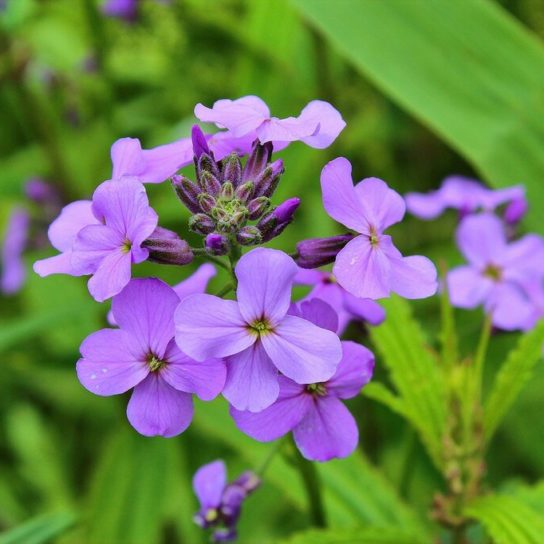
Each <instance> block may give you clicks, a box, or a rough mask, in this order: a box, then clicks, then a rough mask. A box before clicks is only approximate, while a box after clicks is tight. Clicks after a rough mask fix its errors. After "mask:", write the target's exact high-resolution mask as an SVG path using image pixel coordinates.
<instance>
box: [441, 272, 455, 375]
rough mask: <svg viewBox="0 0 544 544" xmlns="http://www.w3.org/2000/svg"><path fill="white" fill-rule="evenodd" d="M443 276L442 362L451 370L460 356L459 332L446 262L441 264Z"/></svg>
mask: <svg viewBox="0 0 544 544" xmlns="http://www.w3.org/2000/svg"><path fill="white" fill-rule="evenodd" d="M440 270H441V274H440V275H441V276H442V280H443V281H442V285H443V287H442V293H441V296H440V318H441V319H440V321H441V325H442V330H441V333H440V343H441V355H442V364H443V365H444V367H445V368H446V369H447V370H449V371H451V370H452V369H453V367H454V366H455V364H456V363H457V360H458V358H459V351H458V345H457V334H456V330H455V317H454V313H453V306H452V305H451V302H450V294H449V291H448V284H447V282H446V275H447V272H448V271H447V268H446V265H445V263H441V266H440Z"/></svg>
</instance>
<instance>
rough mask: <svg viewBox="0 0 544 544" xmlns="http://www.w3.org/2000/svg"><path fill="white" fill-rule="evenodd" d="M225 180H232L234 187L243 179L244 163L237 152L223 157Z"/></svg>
mask: <svg viewBox="0 0 544 544" xmlns="http://www.w3.org/2000/svg"><path fill="white" fill-rule="evenodd" d="M223 181H230V182H231V183H232V184H233V185H234V187H237V186H238V185H239V184H240V182H241V181H242V163H241V162H240V157H238V154H237V153H231V154H230V155H229V156H228V157H226V158H225V159H223Z"/></svg>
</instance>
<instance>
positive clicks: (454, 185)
mask: <svg viewBox="0 0 544 544" xmlns="http://www.w3.org/2000/svg"><path fill="white" fill-rule="evenodd" d="M405 199H406V207H407V209H408V211H409V212H410V213H411V214H412V215H415V216H416V217H419V218H421V219H427V220H428V219H435V218H436V217H438V216H439V215H441V214H442V213H443V212H444V211H445V210H446V209H447V208H453V209H455V210H458V211H459V213H460V215H461V217H464V216H465V215H467V214H469V213H474V212H476V211H478V210H482V211H487V212H492V211H494V210H495V209H496V208H498V207H499V206H501V205H503V204H508V203H512V202H516V208H515V210H514V209H511V210H510V212H509V220H510V221H512V220H513V219H515V221H519V219H521V217H522V216H523V214H524V213H525V211H526V209H527V206H526V204H527V201H526V198H525V188H524V187H523V186H521V185H517V186H514V187H508V188H506V189H497V190H493V189H489V188H487V187H485V186H484V185H483V184H482V183H481V182H479V181H476V180H474V179H470V178H465V177H463V176H450V177H447V178H446V179H445V180H444V181H443V182H442V186H441V187H440V189H438V190H436V191H431V192H430V193H427V194H423V193H408V194H407V195H405Z"/></svg>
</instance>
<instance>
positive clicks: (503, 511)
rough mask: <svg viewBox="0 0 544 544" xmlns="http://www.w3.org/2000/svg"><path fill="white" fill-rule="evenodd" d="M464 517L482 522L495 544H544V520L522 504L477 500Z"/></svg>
mask: <svg viewBox="0 0 544 544" xmlns="http://www.w3.org/2000/svg"><path fill="white" fill-rule="evenodd" d="M464 514H465V515H466V516H468V517H471V518H474V519H476V520H478V521H479V522H480V523H482V525H483V526H484V527H485V529H486V531H487V532H488V533H489V535H490V536H491V538H492V539H493V542H495V544H541V543H542V535H544V517H543V516H541V515H539V514H537V513H536V512H535V511H534V510H532V509H531V508H529V507H528V506H526V505H525V504H523V503H521V502H519V501H518V500H516V499H514V498H512V497H507V496H504V495H490V496H488V497H482V498H480V499H476V500H474V501H473V502H472V503H471V504H469V506H468V507H467V508H465V511H464Z"/></svg>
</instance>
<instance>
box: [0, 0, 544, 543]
mask: <svg viewBox="0 0 544 544" xmlns="http://www.w3.org/2000/svg"><path fill="white" fill-rule="evenodd" d="M99 8H100V3H99V2H95V1H94V0H11V1H10V0H7V3H6V0H4V1H3V2H1V1H0V105H1V107H0V127H1V128H0V232H3V230H4V226H5V224H6V221H7V217H8V214H9V212H10V210H11V209H12V208H13V207H14V206H15V205H22V206H27V207H28V209H29V210H30V211H31V213H32V214H33V215H34V216H35V217H36V218H39V217H40V210H39V209H37V208H35V207H32V205H31V204H29V203H26V202H25V198H24V191H23V187H24V183H25V182H26V181H27V180H28V179H30V178H32V177H36V176H38V177H41V178H43V179H45V180H47V181H49V182H51V183H53V184H55V185H56V187H57V188H58V190H59V191H60V192H61V194H62V195H63V198H64V199H65V200H66V201H69V200H73V199H76V198H87V197H89V196H90V195H91V193H92V191H93V189H94V188H95V187H96V186H97V185H98V184H99V183H100V182H101V181H103V180H105V179H108V177H109V175H110V171H111V164H110V160H109V148H110V145H111V144H112V142H113V141H114V140H115V139H117V138H119V137H123V136H132V137H138V138H140V139H141V140H142V143H143V145H144V147H147V148H149V147H152V146H155V145H159V144H162V143H167V142H169V141H173V140H175V139H178V138H180V137H184V136H187V135H188V134H189V131H190V127H191V125H192V124H193V123H194V121H195V119H194V117H193V114H192V111H193V108H194V105H195V104H196V103H197V102H202V103H204V104H206V105H211V104H212V103H213V101H214V100H216V99H218V98H227V97H228V98H236V97H239V96H242V95H245V94H256V95H258V96H260V97H262V98H263V99H264V100H265V101H266V102H267V103H268V104H269V106H270V108H271V111H272V112H273V114H274V115H277V116H279V117H284V116H288V115H298V113H299V111H300V109H301V108H302V107H303V106H304V105H305V104H306V103H307V102H308V101H310V100H312V99H315V98H320V99H324V100H328V101H330V102H331V103H332V104H333V105H334V106H335V107H336V108H337V109H339V110H340V112H341V113H342V115H343V117H344V119H345V120H346V122H347V128H346V129H345V130H344V132H343V133H342V134H341V135H340V137H339V138H338V140H337V142H336V143H335V144H334V145H333V146H332V147H331V148H329V149H327V150H323V151H320V150H315V149H311V148H308V147H306V146H304V145H302V144H297V143H295V144H293V145H291V146H290V147H289V148H288V149H287V150H285V151H283V152H282V153H281V157H282V158H283V159H284V161H285V165H286V173H285V176H284V178H283V181H282V184H281V185H280V188H279V190H278V192H277V197H276V198H277V200H276V202H279V201H280V200H281V199H282V198H286V197H289V196H297V195H298V196H300V197H302V199H303V202H302V205H301V208H300V210H299V212H298V214H297V218H296V221H295V222H294V224H293V225H292V226H291V227H290V228H289V229H288V230H287V231H286V232H285V234H284V235H283V236H282V237H280V238H278V239H277V240H274V242H273V244H272V245H274V247H279V248H281V249H285V250H286V251H292V250H293V249H294V245H295V243H296V241H298V240H300V239H302V238H305V237H314V236H326V235H331V234H334V233H338V232H341V230H340V229H341V227H339V226H335V225H334V223H333V222H332V220H330V219H329V218H328V217H327V216H326V214H325V213H324V212H323V210H322V207H321V195H320V190H319V173H320V170H321V168H322V167H323V166H324V165H325V163H326V162H328V161H329V160H331V159H332V158H334V157H337V156H341V155H342V156H346V157H348V158H349V159H350V160H351V162H352V163H353V165H354V175H355V176H356V178H357V179H360V178H363V177H368V176H376V177H380V178H383V179H385V180H386V181H387V182H388V183H389V184H390V185H391V186H392V187H394V188H395V189H396V190H397V191H399V192H400V193H404V192H407V191H413V190H418V191H426V190H429V189H431V188H436V187H437V186H438V185H439V183H440V182H441V180H442V179H443V178H444V177H445V176H446V175H448V174H451V173H460V174H466V175H471V176H475V177H478V178H480V179H484V180H485V181H486V182H488V183H489V184H491V185H492V186H495V187H500V186H507V185H513V184H517V183H523V184H525V185H526V187H527V190H528V193H529V197H530V205H531V213H530V214H529V216H528V217H527V219H526V221H525V223H524V225H523V228H524V229H525V230H532V231H537V232H540V233H541V234H544V224H543V223H542V220H541V207H542V205H544V191H543V189H542V179H543V173H544V145H543V144H544V123H543V120H544V115H543V114H544V45H543V43H542V41H541V38H544V4H543V3H542V2H541V1H540V0H508V1H506V0H505V1H503V2H491V1H487V0H457V1H455V2H449V1H447V0H387V1H385V0H384V1H381V2H380V1H378V0H351V1H350V0H292V1H289V0H172V1H171V2H158V1H153V0H142V1H141V2H140V3H139V8H138V17H137V19H136V20H135V21H134V22H132V23H127V22H126V21H123V20H119V19H114V18H108V17H105V16H104V15H103V14H102V12H101V11H100V9H99ZM187 174H188V175H189V176H191V172H190V169H188V170H187ZM148 191H149V194H150V200H151V203H152V205H153V206H154V207H155V209H156V210H157V211H158V213H159V215H160V218H161V225H162V226H165V227H168V228H171V229H173V230H176V231H178V232H179V233H180V234H183V233H184V232H185V229H186V223H187V218H188V215H187V212H186V211H185V209H184V208H183V207H182V206H181V204H180V203H178V201H177V200H176V198H175V197H174V194H173V192H172V190H171V187H170V186H169V184H168V183H164V184H162V185H160V186H148ZM455 223H456V217H455V216H454V214H451V215H447V216H445V217H444V218H442V219H441V220H440V221H436V222H433V223H432V224H429V223H424V222H421V221H418V220H415V219H413V218H407V219H406V221H405V223H403V225H402V226H396V227H395V228H394V229H392V233H393V235H394V236H395V238H396V240H397V245H398V247H399V248H401V249H402V250H403V252H406V253H412V252H417V253H422V254H426V255H429V256H430V257H432V258H433V259H434V260H435V261H436V262H438V261H440V260H445V261H446V262H447V263H448V264H449V265H452V264H455V263H456V262H458V261H459V259H460V258H459V256H458V254H457V252H456V250H455V248H454V246H453V243H452V233H453V229H454V227H455ZM51 254H52V250H51V249H50V248H47V247H45V248H44V249H42V250H33V251H29V252H27V254H26V256H25V259H26V262H27V265H28V277H27V281H26V283H25V285H24V288H23V290H22V291H21V292H20V293H18V294H17V295H15V296H10V297H2V296H1V295H0V353H1V358H0V414H1V419H0V531H8V530H10V529H13V528H15V527H18V526H20V525H21V524H23V523H24V522H26V525H24V526H22V529H20V530H19V531H20V532H19V533H9V532H6V533H5V535H6V536H4V537H2V536H0V542H1V543H3V544H4V543H8V542H12V543H23V544H26V543H30V542H33V543H34V542H35V543H38V542H47V541H52V542H59V543H61V544H70V543H97V544H116V543H120V544H123V543H127V544H133V543H162V542H164V543H174V544H175V543H182V542H183V543H191V544H192V543H199V542H205V541H206V538H207V537H206V535H205V534H204V533H202V532H201V530H200V529H198V528H197V527H196V526H195V525H193V522H192V514H193V512H194V511H196V508H197V505H196V501H195V498H194V497H193V495H192V490H191V485H190V480H191V477H192V474H193V472H194V471H195V469H196V468H197V467H199V466H200V465H202V464H203V463H205V462H209V461H211V460H213V459H216V458H218V457H222V458H224V459H225V460H226V461H227V463H228V466H229V473H230V476H231V477H234V476H236V475H237V474H238V473H240V472H241V471H242V470H245V469H246V468H248V467H255V466H256V465H258V464H259V462H260V461H262V459H263V458H264V457H265V456H266V453H267V451H268V449H269V447H270V446H269V445H263V444H258V443H254V442H253V441H251V440H250V439H249V438H247V437H244V436H243V435H241V434H240V433H238V432H237V431H236V429H235V427H234V425H233V424H232V423H231V422H230V421H229V419H228V415H227V407H226V404H225V403H224V402H223V401H221V400H218V401H216V402H214V403H212V404H203V403H199V404H198V405H197V410H196V416H195V420H194V423H193V425H192V426H191V427H190V429H189V430H188V431H187V432H186V433H184V434H183V435H181V436H179V437H177V438H174V439H169V440H166V439H161V438H155V439H148V438H143V437H140V436H139V435H137V433H136V432H135V431H133V430H132V428H131V427H130V426H129V424H128V422H127V421H126V417H125V407H126V402H127V398H126V396H125V397H110V398H99V397H95V396H93V395H92V394H90V393H89V392H87V391H86V390H84V389H83V388H82V387H81V386H80V385H79V383H78V381H77V379H76V375H75V372H74V364H75V361H76V360H77V358H78V348H79V344H80V343H81V341H82V340H83V338H84V337H85V336H86V335H87V334H89V333H91V332H92V331H94V330H97V329H98V328H101V327H103V326H105V325H106V321H105V315H106V312H107V309H108V308H107V306H108V305H107V304H105V305H99V304H98V303H96V302H94V301H93V300H92V299H91V297H90V296H89V295H88V293H87V291H86V286H85V281H84V279H82V278H71V277H64V276H63V277H59V276H52V277H49V278H46V279H40V278H38V277H37V276H36V275H35V274H33V273H32V271H31V263H32V262H33V261H34V260H36V259H37V258H40V257H43V256H48V255H51ZM195 265H196V263H195ZM189 268H191V267H187V268H184V269H179V270H178V269H175V268H172V267H158V266H152V265H149V264H143V265H139V266H138V267H136V269H135V273H136V274H137V275H149V274H152V275H157V274H159V275H160V276H161V277H163V278H164V279H165V280H167V281H169V282H171V283H175V282H177V281H180V280H181V279H183V278H184V277H185V276H186V275H188V274H189ZM192 268H193V269H194V267H192ZM221 282H222V280H221V276H219V277H217V278H215V279H214V280H213V282H212V289H218V288H220V287H221V285H222V283H221ZM413 306H414V309H415V311H416V314H417V316H418V318H420V319H421V321H422V322H423V324H424V326H425V327H426V331H427V332H428V336H429V338H431V339H432V338H433V334H434V333H435V332H436V329H437V315H438V301H437V300H429V301H421V302H417V303H415V304H413ZM480 320H481V315H479V313H478V312H472V313H469V312H459V313H458V323H459V328H460V331H461V332H462V334H463V342H464V344H463V348H464V349H465V350H466V349H468V347H469V346H471V345H472V344H473V343H474V339H475V337H476V336H477V334H478V328H479V323H480ZM350 333H351V334H352V335H355V337H356V338H358V339H359V340H361V339H362V341H363V342H364V343H366V344H367V345H369V347H372V346H371V345H370V342H369V341H367V340H368V339H366V337H365V332H364V330H363V329H360V328H354V329H353V330H351V331H350ZM515 339H516V335H515V334H501V335H497V336H495V337H494V338H493V342H492V346H491V355H490V357H489V363H490V364H489V366H488V371H489V373H493V371H494V369H495V368H496V367H497V366H498V364H499V363H500V362H501V361H502V360H503V358H504V354H505V353H506V351H507V350H508V349H509V348H510V347H511V346H512V345H513V343H514V341H515ZM538 368H539V370H538V371H537V374H536V377H535V378H534V379H533V380H532V381H531V382H530V383H529V385H528V387H527V388H526V389H525V390H524V392H523V394H522V396H521V398H520V400H519V401H518V403H517V405H516V408H515V410H514V411H513V412H512V413H511V414H510V416H509V417H508V418H507V421H506V423H505V425H504V426H503V428H502V430H501V432H500V433H499V435H498V436H497V438H496V439H495V442H494V447H493V448H492V450H491V455H490V457H489V459H488V462H489V466H488V482H489V484H490V486H491V487H495V488H496V487H500V488H502V489H504V490H506V491H507V492H509V493H510V492H511V493H517V494H523V493H525V494H526V495H528V496H530V497H532V498H531V500H532V501H533V503H534V505H535V506H534V507H535V509H540V510H543V509H544V491H543V490H544V486H543V485H540V487H538V486H536V487H535V485H534V484H537V482H538V481H539V479H540V478H542V477H543V476H544V454H543V449H542V445H543V443H544V418H542V391H543V388H544V369H543V368H542V365H540V366H539V367H538ZM375 379H376V380H378V381H387V376H386V375H385V372H383V370H382V369H380V365H379V361H378V367H377V371H376V378H375ZM350 407H351V408H352V410H353V412H354V414H355V415H356V417H357V420H358V423H359V428H360V431H361V441H360V448H359V451H358V452H357V454H356V455H354V456H352V457H351V458H349V459H347V460H343V461H334V462H331V463H328V464H326V465H323V466H320V467H319V471H320V475H321V477H322V480H323V482H324V484H325V485H326V486H327V492H326V504H327V507H328V512H329V522H330V524H331V525H332V526H337V527H341V528H349V527H352V526H356V525H363V526H368V527H374V526H376V527H382V526H388V527H393V528H395V527H398V528H403V527H408V528H411V529H413V530H414V531H415V533H416V534H417V535H419V536H418V538H417V539H416V540H417V541H420V542H422V543H425V542H430V540H429V539H428V538H429V537H427V536H426V535H427V530H428V529H429V528H430V527H432V521H431V520H430V519H429V516H428V511H429V508H430V506H431V502H432V497H433V493H434V492H435V491H436V490H439V489H440V488H441V485H442V484H441V480H440V478H439V476H438V474H437V473H436V472H435V469H434V468H433V467H432V465H431V462H430V461H429V459H428V458H427V456H426V454H425V452H424V451H423V449H422V447H421V446H420V444H419V442H418V441H417V438H416V437H415V435H414V434H413V431H411V430H410V429H409V428H408V427H407V425H406V423H405V422H404V420H402V419H401V418H400V417H397V416H396V415H395V414H393V413H391V412H389V411H387V410H386V409H385V408H383V407H381V406H380V405H378V404H376V403H375V402H373V401H371V400H369V399H365V398H364V397H361V398H358V399H355V400H354V401H352V402H351V404H350ZM539 490H540V491H539ZM308 525H309V518H308V515H307V511H306V505H305V500H304V493H303V490H302V488H301V485H300V482H299V481H298V478H297V475H296V474H295V473H294V472H293V469H292V468H291V467H290V466H289V465H287V464H286V463H285V462H283V461H282V460H281V459H280V458H278V459H277V460H275V461H274V462H273V463H272V465H271V467H270V469H269V472H268V473H267V474H266V478H265V484H264V485H263V487H262V488H261V489H260V490H259V491H258V492H257V493H255V495H254V496H253V497H252V498H251V499H250V500H249V501H248V502H247V504H246V505H245V509H244V512H243V516H242V521H241V524H240V534H241V537H240V542H242V543H247V544H250V543H251V544H257V543H259V544H261V543H267V542H276V541H280V540H282V539H286V538H288V537H289V535H291V534H292V533H294V532H296V531H298V530H303V529H304V528H306V527H308ZM65 529H66V530H65ZM25 531H26V532H25ZM475 531H476V532H475V533H474V538H475V539H476V540H475V541H481V542H484V540H483V539H480V536H479V533H478V529H477V528H476V529H475ZM10 535H11V536H10ZM32 538H34V539H35V540H32ZM25 539H26V540H25ZM308 542H310V540H308ZM399 542H400V540H399ZM543 542H544V535H543Z"/></svg>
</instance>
